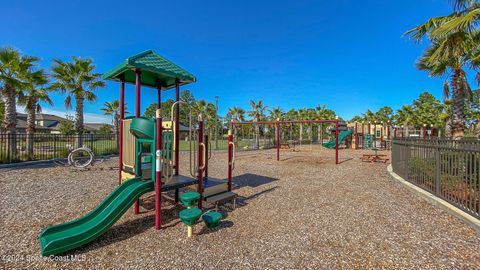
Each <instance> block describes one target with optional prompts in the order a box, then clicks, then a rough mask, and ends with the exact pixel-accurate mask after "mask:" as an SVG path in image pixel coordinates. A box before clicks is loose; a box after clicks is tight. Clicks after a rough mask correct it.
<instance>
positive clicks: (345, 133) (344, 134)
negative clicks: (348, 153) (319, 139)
mask: <svg viewBox="0 0 480 270" xmlns="http://www.w3.org/2000/svg"><path fill="white" fill-rule="evenodd" d="M352 133H353V130H351V129H349V130H344V131H342V132H340V134H338V144H341V143H342V142H343V141H344V140H345V139H346V138H347V137H348V136H350V135H352ZM322 145H323V146H324V147H326V148H335V139H333V140H331V141H328V142H326V143H323V144H322Z"/></svg>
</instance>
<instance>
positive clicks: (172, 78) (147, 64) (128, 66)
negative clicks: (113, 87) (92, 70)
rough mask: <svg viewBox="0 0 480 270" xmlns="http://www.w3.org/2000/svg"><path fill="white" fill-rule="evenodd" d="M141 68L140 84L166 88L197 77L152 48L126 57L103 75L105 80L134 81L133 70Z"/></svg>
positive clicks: (195, 79) (192, 80) (188, 81)
mask: <svg viewBox="0 0 480 270" xmlns="http://www.w3.org/2000/svg"><path fill="white" fill-rule="evenodd" d="M137 69H139V70H141V72H142V76H141V82H140V83H141V85H142V86H148V87H153V88H157V89H158V88H160V89H162V90H166V89H169V88H172V87H175V85H176V82H177V80H178V83H179V84H180V85H185V84H189V83H192V82H196V81H197V78H196V77H195V76H194V75H193V74H191V73H190V72H188V71H186V70H185V69H183V68H181V67H180V66H178V65H176V64H174V63H173V62H171V61H169V60H168V59H166V58H165V57H163V56H161V55H159V54H157V53H156V52H154V51H152V50H147V51H144V52H142V53H139V54H136V55H134V56H130V57H128V58H127V59H126V60H125V61H124V62H123V63H122V64H120V65H118V66H117V67H115V68H114V69H112V70H110V71H108V72H106V73H105V74H104V75H103V78H104V79H105V80H112V81H120V80H121V79H124V80H125V82H126V83H132V84H134V83H135V70H137Z"/></svg>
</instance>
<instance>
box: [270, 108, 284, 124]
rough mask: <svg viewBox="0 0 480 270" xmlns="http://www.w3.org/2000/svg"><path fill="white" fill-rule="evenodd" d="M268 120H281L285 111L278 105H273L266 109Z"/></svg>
mask: <svg viewBox="0 0 480 270" xmlns="http://www.w3.org/2000/svg"><path fill="white" fill-rule="evenodd" d="M268 113H269V118H270V121H277V120H283V118H284V116H285V112H284V111H283V110H282V108H280V107H273V108H272V109H271V110H269V111H268Z"/></svg>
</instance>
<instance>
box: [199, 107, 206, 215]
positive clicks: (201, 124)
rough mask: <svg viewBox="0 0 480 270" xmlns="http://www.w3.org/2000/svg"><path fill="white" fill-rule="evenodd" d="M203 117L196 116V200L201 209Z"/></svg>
mask: <svg viewBox="0 0 480 270" xmlns="http://www.w3.org/2000/svg"><path fill="white" fill-rule="evenodd" d="M202 144H203V118H202V115H201V114H200V115H199V116H198V172H197V180H198V185H197V192H198V193H200V199H199V200H198V208H199V209H202V201H203V196H202V194H203V170H204V168H205V167H204V165H205V164H204V161H203V150H204V149H203V147H202Z"/></svg>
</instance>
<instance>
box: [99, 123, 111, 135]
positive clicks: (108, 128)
mask: <svg viewBox="0 0 480 270" xmlns="http://www.w3.org/2000/svg"><path fill="white" fill-rule="evenodd" d="M98 132H99V133H100V134H112V132H113V128H112V126H111V125H109V124H103V125H102V126H101V127H100V128H99V129H98Z"/></svg>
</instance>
